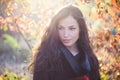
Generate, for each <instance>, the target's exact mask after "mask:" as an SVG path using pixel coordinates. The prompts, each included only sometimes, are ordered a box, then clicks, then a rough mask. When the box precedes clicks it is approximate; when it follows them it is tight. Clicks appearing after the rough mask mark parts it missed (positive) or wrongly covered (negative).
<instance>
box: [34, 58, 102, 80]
mask: <svg viewBox="0 0 120 80" xmlns="http://www.w3.org/2000/svg"><path fill="white" fill-rule="evenodd" d="M62 62H63V63H62V64H63V65H64V66H63V69H64V70H63V71H60V70H59V69H58V70H48V71H45V70H40V71H36V70H35V71H34V73H33V80H69V79H72V78H76V77H78V76H76V75H75V72H74V71H73V69H72V67H71V66H70V64H69V62H68V61H67V60H66V58H65V56H63V59H62ZM46 63H47V62H46ZM91 65H92V64H91ZM81 73H84V71H81ZM89 79H90V80H100V75H99V70H94V69H91V71H90V72H89Z"/></svg>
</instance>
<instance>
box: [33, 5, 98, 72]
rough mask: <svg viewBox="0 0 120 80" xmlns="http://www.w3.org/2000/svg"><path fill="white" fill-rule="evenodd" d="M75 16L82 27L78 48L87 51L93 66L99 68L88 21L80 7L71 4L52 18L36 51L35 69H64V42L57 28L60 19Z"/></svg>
mask: <svg viewBox="0 0 120 80" xmlns="http://www.w3.org/2000/svg"><path fill="white" fill-rule="evenodd" d="M69 15H71V16H73V18H74V19H76V20H77V22H78V24H79V28H80V33H79V39H78V41H77V46H78V49H79V50H80V51H81V50H83V51H86V53H87V54H88V57H89V61H90V64H92V65H91V68H93V69H98V61H97V58H96V57H95V55H94V53H93V51H92V49H91V47H90V41H89V37H88V31H87V27H86V23H85V20H84V17H83V14H82V12H81V11H80V10H79V8H77V7H75V6H72V5H69V6H67V7H64V8H62V9H61V10H60V11H59V12H58V13H57V14H56V15H55V16H54V17H53V19H52V20H51V23H50V25H49V27H48V28H47V30H46V32H45V34H44V36H43V38H42V42H41V44H40V46H39V47H38V52H37V53H36V56H35V60H34V63H33V64H34V71H38V70H58V69H59V70H63V69H62V68H63V65H62V60H61V58H62V57H61V55H62V54H61V50H60V47H61V46H60V45H61V44H62V43H61V41H60V39H59V35H58V30H57V25H58V23H59V21H60V20H62V19H64V18H65V17H67V16H69ZM83 54H84V53H83Z"/></svg>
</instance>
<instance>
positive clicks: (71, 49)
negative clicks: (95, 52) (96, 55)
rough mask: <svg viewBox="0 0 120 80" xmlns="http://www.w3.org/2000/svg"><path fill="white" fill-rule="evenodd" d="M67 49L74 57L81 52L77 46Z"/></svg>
mask: <svg viewBox="0 0 120 80" xmlns="http://www.w3.org/2000/svg"><path fill="white" fill-rule="evenodd" d="M67 49H68V50H69V51H70V52H71V53H72V55H73V56H75V55H77V54H78V53H79V50H78V48H77V46H76V45H75V46H69V47H67Z"/></svg>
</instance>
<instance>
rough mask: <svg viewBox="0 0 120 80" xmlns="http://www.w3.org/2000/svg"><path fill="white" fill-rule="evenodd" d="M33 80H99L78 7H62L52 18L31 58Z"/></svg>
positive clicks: (94, 57) (94, 59)
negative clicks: (32, 58)
mask: <svg viewBox="0 0 120 80" xmlns="http://www.w3.org/2000/svg"><path fill="white" fill-rule="evenodd" d="M33 80H100V75H99V64H98V60H97V58H96V56H95V55H94V53H93V50H92V49H91V47H90V41H89V38H88V32H87V27H86V23H85V20H84V17H83V14H82V13H81V11H80V10H79V8H77V7H75V6H72V5H69V6H66V7H64V8H63V9H61V10H60V11H59V12H58V13H57V14H56V15H55V16H54V17H53V19H52V21H51V23H50V25H49V27H48V29H47V30H46V32H45V34H44V36H43V39H42V42H41V44H40V46H39V48H38V51H37V54H36V57H35V61H34V71H33Z"/></svg>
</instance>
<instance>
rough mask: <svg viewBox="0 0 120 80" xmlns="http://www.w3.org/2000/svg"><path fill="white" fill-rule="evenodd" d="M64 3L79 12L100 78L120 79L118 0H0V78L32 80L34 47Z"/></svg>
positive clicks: (119, 11) (103, 79) (106, 79)
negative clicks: (95, 59)
mask: <svg viewBox="0 0 120 80" xmlns="http://www.w3.org/2000/svg"><path fill="white" fill-rule="evenodd" d="M67 4H75V5H78V7H79V8H80V9H81V11H82V12H83V15H84V18H85V19H86V23H87V26H88V30H89V37H90V41H91V46H92V48H93V50H94V53H95V55H96V56H97V57H98V59H99V63H100V73H101V78H102V80H118V78H120V0H0V75H1V76H0V80H32V74H30V73H29V72H28V65H29V62H30V61H31V59H32V56H33V55H34V54H32V53H33V52H34V46H35V45H36V44H38V42H39V41H40V39H41V36H42V34H43V33H44V29H45V28H46V27H47V26H48V24H49V22H50V20H51V19H52V17H53V16H54V14H55V13H56V12H57V11H58V10H59V9H60V8H61V7H63V6H65V5H67ZM93 75H94V74H93Z"/></svg>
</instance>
